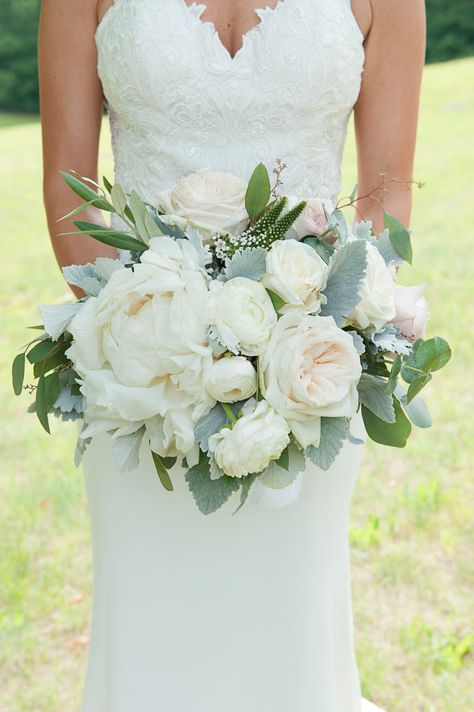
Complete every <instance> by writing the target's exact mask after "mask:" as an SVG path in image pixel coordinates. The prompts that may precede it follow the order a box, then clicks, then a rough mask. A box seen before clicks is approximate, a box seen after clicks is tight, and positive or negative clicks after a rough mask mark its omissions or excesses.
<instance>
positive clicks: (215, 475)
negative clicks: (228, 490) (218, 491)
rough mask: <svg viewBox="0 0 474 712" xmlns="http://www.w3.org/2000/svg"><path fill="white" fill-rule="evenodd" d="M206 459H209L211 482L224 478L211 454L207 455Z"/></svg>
mask: <svg viewBox="0 0 474 712" xmlns="http://www.w3.org/2000/svg"><path fill="white" fill-rule="evenodd" d="M208 457H209V475H210V477H211V480H220V478H221V477H223V476H224V471H223V470H221V468H220V467H219V465H218V464H217V462H216V460H215V458H214V456H213V455H211V453H208Z"/></svg>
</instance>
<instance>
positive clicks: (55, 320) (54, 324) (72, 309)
mask: <svg viewBox="0 0 474 712" xmlns="http://www.w3.org/2000/svg"><path fill="white" fill-rule="evenodd" d="M83 306H84V302H74V303H73V304H41V305H40V306H39V307H38V310H39V312H40V314H41V317H42V319H43V324H44V330H45V332H46V333H47V335H48V336H49V337H50V338H51V339H52V340H53V341H56V340H57V339H59V337H60V336H61V334H63V333H64V332H65V331H66V330H67V328H68V326H69V324H70V323H71V321H72V319H73V317H75V316H76V314H77V313H78V312H79V311H80V310H81V309H82V307H83Z"/></svg>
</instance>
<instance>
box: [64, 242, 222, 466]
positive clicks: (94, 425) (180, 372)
mask: <svg viewBox="0 0 474 712" xmlns="http://www.w3.org/2000/svg"><path fill="white" fill-rule="evenodd" d="M141 259H142V263H141V264H137V265H135V266H134V267H133V269H129V268H122V269H118V270H117V271H116V272H114V273H113V274H112V276H111V278H110V281H109V282H108V284H107V285H106V286H105V287H104V289H103V290H102V292H101V293H100V294H99V296H98V297H96V298H95V297H91V298H89V299H88V300H87V302H86V303H85V305H84V308H83V309H82V310H81V312H79V314H78V315H77V316H76V317H75V318H74V319H73V320H72V322H71V325H70V327H69V331H70V332H71V334H72V335H73V337H74V340H73V343H72V345H71V346H70V348H69V349H68V352H67V355H68V356H69V358H70V359H71V360H72V362H73V364H74V367H75V369H76V370H77V372H78V373H79V375H80V377H81V379H82V385H81V391H82V392H83V394H84V396H85V405H86V410H85V420H86V422H87V423H88V427H87V429H86V430H85V431H84V433H83V437H89V436H91V435H93V434H94V433H96V432H102V431H107V430H111V429H117V432H116V433H115V435H116V436H118V435H122V434H125V433H129V432H134V431H135V430H137V429H138V428H140V427H141V426H142V425H145V426H146V427H147V430H148V434H149V436H150V442H151V447H152V449H153V450H155V451H156V452H158V453H159V454H160V455H163V456H165V455H177V454H186V453H187V452H188V451H189V450H190V449H191V448H192V446H193V445H194V426H195V424H196V423H197V421H198V420H199V418H201V417H202V416H203V415H204V414H206V413H207V412H208V411H209V410H210V408H211V407H212V406H213V405H214V403H215V401H214V400H213V399H212V398H211V396H210V395H209V393H208V392H207V390H206V388H205V385H204V380H205V374H206V372H207V370H208V369H209V368H210V367H211V366H212V353H211V348H210V346H209V343H208V340H207V333H208V328H209V325H208V323H207V322H206V320H205V315H206V305H207V296H208V291H207V280H206V277H205V276H204V274H203V273H202V271H201V269H200V268H199V258H198V255H197V252H196V250H195V249H194V247H193V246H192V245H191V244H190V243H189V242H187V241H186V240H177V241H175V240H172V239H171V238H169V237H160V238H154V239H153V240H151V241H150V249H149V250H148V251H147V252H145V253H144V254H143V255H142V258H141Z"/></svg>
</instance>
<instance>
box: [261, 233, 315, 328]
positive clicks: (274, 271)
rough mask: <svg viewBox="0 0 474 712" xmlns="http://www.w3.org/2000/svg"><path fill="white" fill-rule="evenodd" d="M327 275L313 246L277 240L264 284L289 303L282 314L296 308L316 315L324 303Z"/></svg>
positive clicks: (262, 279) (267, 265)
mask: <svg viewBox="0 0 474 712" xmlns="http://www.w3.org/2000/svg"><path fill="white" fill-rule="evenodd" d="M327 276H328V266H327V264H326V263H325V262H324V260H323V259H322V258H321V257H320V256H319V255H318V254H317V252H315V250H313V248H312V247H310V246H309V245H305V244H304V242H297V241H296V240H277V241H276V242H274V243H273V245H272V248H271V250H270V251H269V252H268V253H267V261H266V272H265V274H264V275H263V276H262V278H261V281H262V284H264V285H265V287H267V288H268V289H271V290H273V291H274V292H276V294H278V295H279V296H280V297H281V298H282V299H283V300H284V301H285V302H286V305H285V306H284V307H282V309H281V310H280V311H281V312H282V313H285V312H286V311H289V310H290V309H294V308H297V309H300V310H301V311H304V312H305V313H307V314H314V313H317V312H319V310H320V308H321V304H322V303H324V301H325V297H324V295H322V294H321V291H322V290H323V289H324V288H325V286H326V283H327Z"/></svg>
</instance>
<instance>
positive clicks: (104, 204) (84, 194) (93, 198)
mask: <svg viewBox="0 0 474 712" xmlns="http://www.w3.org/2000/svg"><path fill="white" fill-rule="evenodd" d="M61 175H62V177H63V178H64V180H65V182H66V183H67V185H68V186H69V187H70V188H71V190H73V191H74V193H76V195H78V196H79V197H80V198H82V200H85V201H86V202H87V203H91V204H92V205H93V206H94V207H96V208H99V209H100V210H107V211H108V212H110V213H113V212H114V209H113V206H112V205H111V204H110V203H109V202H108V200H106V199H105V198H103V197H102V196H101V195H99V193H96V192H95V190H92V188H89V186H87V185H85V184H84V183H83V182H82V181H81V180H79V179H78V178H75V177H74V176H72V175H71V174H70V173H66V172H65V171H61Z"/></svg>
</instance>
